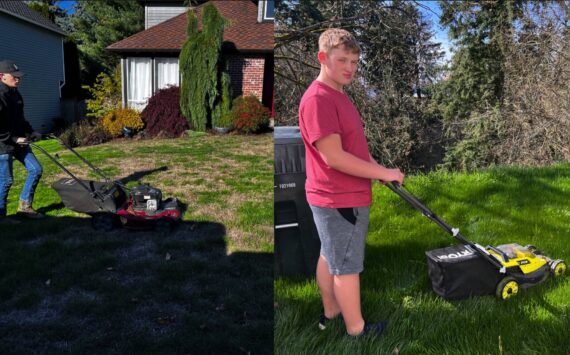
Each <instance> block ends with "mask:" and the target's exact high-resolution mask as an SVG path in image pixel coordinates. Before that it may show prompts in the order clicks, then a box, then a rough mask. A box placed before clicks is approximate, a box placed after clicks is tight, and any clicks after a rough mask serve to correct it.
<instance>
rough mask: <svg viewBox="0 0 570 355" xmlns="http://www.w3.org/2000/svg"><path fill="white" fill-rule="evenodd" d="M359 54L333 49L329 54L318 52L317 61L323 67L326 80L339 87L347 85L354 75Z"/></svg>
mask: <svg viewBox="0 0 570 355" xmlns="http://www.w3.org/2000/svg"><path fill="white" fill-rule="evenodd" d="M359 58H360V54H358V53H354V52H352V51H350V50H346V49H345V47H341V48H334V49H332V50H331V51H330V53H329V54H326V53H324V52H319V61H320V62H321V64H322V65H323V66H324V70H325V74H326V76H327V78H328V79H330V80H331V81H333V82H334V83H335V84H337V85H339V86H340V87H342V86H344V85H348V84H350V83H351V82H352V80H353V79H354V76H355V75H356V69H357V68H358V60H359Z"/></svg>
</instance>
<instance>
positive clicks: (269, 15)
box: [263, 0, 275, 21]
mask: <svg viewBox="0 0 570 355" xmlns="http://www.w3.org/2000/svg"><path fill="white" fill-rule="evenodd" d="M273 19H275V2H274V1H273V0H267V1H264V2H263V20H264V21H266V20H273Z"/></svg>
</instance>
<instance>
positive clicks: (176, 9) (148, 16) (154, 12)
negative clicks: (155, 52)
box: [144, 6, 187, 30]
mask: <svg viewBox="0 0 570 355" xmlns="http://www.w3.org/2000/svg"><path fill="white" fill-rule="evenodd" d="M186 9H187V8H186V7H185V6H146V7H145V24H144V29H145V30H146V29H148V28H150V27H152V26H155V25H158V24H159V23H161V22H164V21H166V20H169V19H171V18H173V17H174V16H178V15H180V14H181V13H183V12H185V11H186Z"/></svg>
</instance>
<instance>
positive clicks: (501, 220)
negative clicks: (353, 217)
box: [275, 164, 570, 355]
mask: <svg viewBox="0 0 570 355" xmlns="http://www.w3.org/2000/svg"><path fill="white" fill-rule="evenodd" d="M406 183H407V187H408V190H409V191H410V192H412V193H413V194H415V195H416V196H417V197H418V198H419V199H420V200H421V201H423V202H424V203H425V204H426V205H427V206H428V207H429V208H431V209H432V210H433V211H434V212H435V213H437V214H438V215H439V216H440V217H441V218H443V219H444V220H445V221H447V222H448V223H449V224H451V225H452V226H454V227H458V228H460V229H461V232H462V234H463V235H464V236H465V237H466V238H468V239H470V240H473V241H476V242H478V243H480V244H483V245H488V244H493V245H499V244H505V243H510V242H516V243H519V244H522V245H526V244H534V245H536V246H538V247H539V248H540V249H541V250H542V251H543V252H544V253H545V254H546V255H549V256H550V257H552V258H558V259H564V260H566V261H570V165H567V164H565V165H556V166H552V167H546V168H540V169H522V168H497V169H492V170H489V171H484V172H479V173H475V174H447V173H442V172H436V173H432V174H429V175H427V176H424V175H422V176H413V177H409V178H408V180H407V182H406ZM369 231H370V233H369V237H368V242H367V247H366V248H367V249H366V260H365V271H364V273H363V274H362V303H363V314H364V317H365V319H369V320H379V319H388V320H389V322H390V324H389V329H388V330H387V332H386V334H385V335H384V336H382V337H381V338H378V339H375V338H364V339H359V340H353V339H347V338H346V337H344V336H343V332H344V324H343V323H342V321H340V320H339V321H335V323H334V324H333V326H331V327H329V328H327V329H326V330H325V331H320V330H319V329H318V328H317V320H318V316H319V314H320V313H321V312H322V307H321V303H320V297H319V293H318V288H317V286H316V283H315V282H314V280H299V279H296V280H295V279H278V280H276V281H275V347H276V353H278V354H365V353H366V354H413V355H415V354H434V355H436V354H437V355H440V354H567V353H568V351H569V350H568V349H570V337H569V336H568V333H567V332H568V329H570V277H568V276H566V277H565V278H562V279H549V280H547V281H546V282H545V283H542V284H540V285H538V286H536V287H533V288H530V289H527V290H523V291H521V293H519V295H518V296H517V297H515V298H514V299H511V300H509V301H498V300H496V299H495V298H494V297H492V296H487V297H479V298H473V299H469V300H464V301H453V302H449V301H446V300H444V299H442V298H439V297H437V296H436V295H435V293H433V292H432V290H431V285H430V281H429V278H428V275H427V265H426V257H425V254H424V253H425V251H427V250H432V249H436V248H440V247H445V246H448V245H452V244H455V242H454V239H452V237H451V236H449V235H447V234H446V233H445V232H444V231H443V230H441V229H440V228H439V227H438V226H437V225H435V224H434V223H432V222H431V221H430V220H428V219H427V218H425V217H423V216H422V215H421V214H420V213H419V212H416V211H415V210H413V209H412V208H411V207H410V206H409V205H408V204H407V203H406V202H405V201H403V200H401V199H399V197H398V196H397V195H395V194H394V193H392V192H391V191H389V190H388V189H387V188H385V187H381V186H380V185H376V186H375V188H374V204H373V206H372V209H371V222H370V230H369Z"/></svg>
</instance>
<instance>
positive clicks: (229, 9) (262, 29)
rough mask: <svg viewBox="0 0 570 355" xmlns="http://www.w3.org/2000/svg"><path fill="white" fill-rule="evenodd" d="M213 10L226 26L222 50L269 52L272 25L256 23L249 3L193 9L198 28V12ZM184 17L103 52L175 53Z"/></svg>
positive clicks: (235, 0)
mask: <svg viewBox="0 0 570 355" xmlns="http://www.w3.org/2000/svg"><path fill="white" fill-rule="evenodd" d="M209 3H211V4H213V5H214V6H216V8H217V9H218V11H219V12H220V15H222V16H223V17H224V18H225V19H226V20H228V22H229V23H228V24H226V27H225V28H224V46H225V47H232V48H233V47H235V49H237V50H238V51H243V52H255V51H259V52H271V51H273V23H272V22H257V6H256V5H255V4H254V3H253V1H251V0H232V1H227V0H222V1H219V0H212V1H209V2H207V3H204V4H201V5H199V6H197V7H196V8H195V9H196V14H197V16H198V23H199V28H201V26H202V25H201V22H202V21H201V18H202V9H203V7H204V6H205V5H206V4H209ZM187 24H188V20H187V14H186V13H183V14H181V15H178V16H176V17H173V18H171V19H170V20H167V21H165V22H162V23H160V24H158V25H156V26H154V27H151V28H149V29H147V30H145V31H142V32H139V33H136V34H134V35H132V36H131V37H128V38H125V39H124V40H122V41H119V42H116V43H113V44H112V45H110V46H108V47H107V49H108V50H111V51H116V52H179V51H180V49H181V48H182V46H183V44H184V41H186V27H187Z"/></svg>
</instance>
